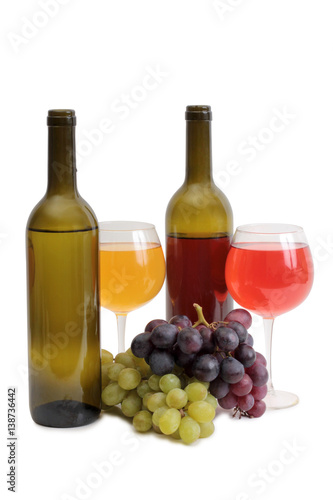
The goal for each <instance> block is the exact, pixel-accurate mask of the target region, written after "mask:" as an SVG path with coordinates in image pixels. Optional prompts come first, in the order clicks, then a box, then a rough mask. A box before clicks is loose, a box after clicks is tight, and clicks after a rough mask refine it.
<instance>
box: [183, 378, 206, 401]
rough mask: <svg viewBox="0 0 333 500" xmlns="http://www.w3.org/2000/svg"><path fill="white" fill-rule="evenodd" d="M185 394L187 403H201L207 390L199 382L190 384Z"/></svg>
mask: <svg viewBox="0 0 333 500" xmlns="http://www.w3.org/2000/svg"><path fill="white" fill-rule="evenodd" d="M185 392H186V394H187V397H188V400H189V401H203V400H204V399H206V397H207V389H206V387H205V386H204V385H203V384H202V383H201V382H191V383H190V384H189V385H187V386H186V387H185Z"/></svg>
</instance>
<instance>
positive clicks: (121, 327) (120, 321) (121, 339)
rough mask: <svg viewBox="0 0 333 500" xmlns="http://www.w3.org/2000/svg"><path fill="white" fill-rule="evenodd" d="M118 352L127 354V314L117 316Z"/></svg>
mask: <svg viewBox="0 0 333 500" xmlns="http://www.w3.org/2000/svg"><path fill="white" fill-rule="evenodd" d="M116 316H117V329H118V352H125V326H126V318H127V314H117V313H116Z"/></svg>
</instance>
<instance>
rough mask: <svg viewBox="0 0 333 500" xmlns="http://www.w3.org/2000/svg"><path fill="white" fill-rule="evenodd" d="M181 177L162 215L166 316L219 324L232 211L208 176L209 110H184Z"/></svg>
mask: <svg viewBox="0 0 333 500" xmlns="http://www.w3.org/2000/svg"><path fill="white" fill-rule="evenodd" d="M185 119H186V176H185V181H184V184H183V185H182V186H181V187H180V189H178V191H177V192H176V193H175V194H174V195H173V197H172V198H171V200H170V202H169V204H168V208H167V212H166V268H167V269H166V271H167V278H166V285H167V287H166V288H167V290H166V315H167V319H170V318H171V317H172V316H174V315H178V314H185V315H187V316H188V317H189V318H190V319H191V320H192V321H195V320H196V319H197V314H196V312H195V309H194V308H193V303H198V304H200V305H201V306H202V307H203V312H204V315H205V317H206V319H207V321H209V322H212V321H220V320H222V319H223V318H224V317H225V316H226V315H227V313H228V312H229V311H230V310H231V308H232V299H231V297H230V295H229V294H228V292H227V287H226V283H225V274H224V270H225V261H226V258H227V254H228V251H229V248H230V237H231V235H232V230H233V218H232V210H231V207H230V204H229V201H228V200H227V198H226V196H225V195H224V194H223V193H222V191H221V190H220V189H219V188H218V187H217V186H216V184H214V181H213V176H212V153H211V120H212V112H211V108H210V106H187V108H186V113H185Z"/></svg>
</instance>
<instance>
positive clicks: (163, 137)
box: [0, 0, 333, 500]
mask: <svg viewBox="0 0 333 500" xmlns="http://www.w3.org/2000/svg"><path fill="white" fill-rule="evenodd" d="M42 3H43V2H42V0H41V1H37V0H24V1H23V0H17V1H15V2H9V1H7V2H5V1H3V2H2V3H1V12H0V18H1V35H2V36H1V62H2V63H1V69H2V71H1V73H2V76H1V108H0V109H1V117H0V126H1V196H0V200H1V221H0V259H1V281H0V283H1V336H2V348H1V359H2V361H1V367H2V370H1V372H2V377H1V392H0V399H1V415H0V427H1V440H0V457H1V471H0V475H1V478H0V483H1V488H2V491H3V492H5V494H6V495H9V493H8V492H7V491H6V488H7V486H6V473H7V471H8V464H7V448H6V444H7V441H6V437H7V436H6V429H7V418H6V417H7V410H6V408H7V407H6V394H7V388H8V386H16V387H17V390H18V448H17V451H18V471H17V472H18V483H17V493H16V496H17V498H20V499H21V498H22V499H26V498H28V497H29V498H30V497H31V498H34V500H42V499H43V500H44V499H45V498H47V499H49V500H58V499H59V500H65V499H71V500H72V499H73V498H77V499H78V498H88V499H102V498H103V499H104V498H121V496H123V497H125V496H126V497H128V498H133V497H134V496H135V497H136V498H143V497H150V498H152V497H156V498H161V499H165V498H170V496H174V495H177V496H178V497H180V496H183V498H185V497H186V496H188V495H190V498H191V499H200V498H203V497H204V496H206V495H207V496H209V498H215V499H227V500H236V499H237V500H248V499H251V500H252V499H257V498H258V499H259V498H265V499H269V500H275V499H281V498H288V499H289V498H292V497H295V496H297V497H302V498H328V496H329V492H330V491H331V464H330V458H329V456H328V457H327V456H325V451H328V453H330V451H329V450H330V449H331V446H332V426H331V419H332V416H331V410H332V396H331V390H332V388H331V384H330V379H331V371H330V370H329V368H330V365H331V353H332V347H333V345H332V322H331V310H332V303H331V297H332V288H331V281H332V265H333V249H332V243H333V225H332V217H331V214H332V203H331V199H332V182H331V181H330V179H331V177H330V176H329V173H330V171H331V169H332V146H331V145H332V138H333V129H332V115H333V106H332V88H333V72H332V49H333V32H332V15H333V8H332V3H331V2H330V1H329V0H326V1H325V0H321V1H317V2H314V1H310V0H294V1H293V2H291V1H290V0H279V1H274V0H271V1H267V0H243V1H242V0H225V1H220V6H219V7H217V6H216V2H214V1H213V0H169V1H168V2H161V1H158V0H126V1H123V2H120V1H115V0H96V1H94V2H91V1H87V0H67V1H66V0H62V1H61V3H60V0H59V1H55V0H54V1H53V2H52V1H50V2H49V8H48V12H49V14H45V12H46V11H45V9H46V10H47V7H44V9H43V8H42V7H41V5H42ZM45 4H47V2H46V1H45ZM51 4H52V5H53V7H52V5H51ZM41 13H42V14H41ZM43 13H44V14H43ZM31 23H33V24H31ZM151 72H155V79H153V78H152V77H148V76H147V75H148V74H150V73H151ZM156 73H157V74H158V75H159V76H156ZM144 85H145V86H146V88H144ZM147 87H149V88H147ZM126 96H127V97H126ZM128 96H130V104H125V105H124V104H122V107H120V106H121V101H124V100H126V99H128ZM187 104H210V105H211V106H212V109H213V117H214V120H213V158H214V176H215V180H216V183H217V184H218V185H219V187H221V189H222V190H223V191H224V192H225V193H226V194H227V196H228V198H229V200H230V202H231V204H232V207H233V211H234V217H235V226H237V225H239V224H244V223H250V222H261V221H264V222H270V221H272V222H286V223H295V224H299V225H302V226H303V227H304V229H305V231H306V233H307V236H308V239H309V242H310V245H311V248H312V253H313V257H314V261H315V269H316V276H315V283H314V286H313V289H312V292H311V294H310V296H309V297H308V299H307V300H306V301H305V302H304V304H302V305H301V306H299V307H298V308H297V309H296V310H294V311H292V312H290V313H288V314H287V315H285V316H282V317H281V318H278V319H277V321H276V325H275V334H274V345H273V374H274V376H273V379H274V381H275V386H276V387H277V388H280V389H287V390H291V391H294V392H296V393H297V394H298V395H299V396H300V400H301V403H300V404H299V405H298V406H297V407H295V408H292V409H288V410H280V411H275V412H274V411H270V412H267V413H266V414H265V415H264V416H263V417H262V418H261V419H258V420H247V419H242V420H241V421H238V420H237V421H235V420H232V419H231V418H230V417H229V415H228V414H226V413H223V414H219V415H218V416H217V417H216V420H215V424H216V431H215V433H214V435H213V436H212V437H210V438H209V439H206V440H200V442H197V443H196V444H195V445H192V446H185V445H182V444H181V443H178V442H176V441H171V440H169V439H168V438H166V437H159V436H158V435H156V434H155V433H151V434H148V435H138V434H137V433H135V432H134V429H133V427H132V425H131V423H130V421H129V420H127V419H123V418H120V417H117V416H106V415H104V416H102V417H101V418H100V420H99V421H98V422H97V423H95V424H93V425H91V426H88V427H85V428H79V429H70V430H61V429H60V430H59V429H58V430H57V429H48V428H43V427H41V426H38V425H36V424H34V422H33V421H32V419H31V417H30V414H29V410H28V395H27V391H28V386H27V377H26V368H27V340H26V291H25V248H24V246H25V235H24V233H25V224H26V220H27V218H28V215H29V213H30V211H31V210H32V208H33V206H34V205H35V204H36V203H37V201H38V200H39V199H40V198H41V197H42V195H43V194H44V192H45V187H46V173H47V167H46V154H47V128H46V114H47V110H48V109H50V108H57V107H61V108H62V107H69V108H73V109H75V110H76V113H77V116H78V124H77V147H78V154H79V153H80V152H81V161H80V164H79V166H78V186H79V190H80V192H81V194H82V196H83V197H84V198H86V199H87V200H88V202H89V203H90V204H91V205H92V207H93V208H94V210H95V212H96V214H97V216H98V219H99V220H105V219H111V220H112V219H113V220H122V219H123V220H126V219H128V220H133V219H134V220H142V221H147V222H152V223H154V224H155V225H156V227H157V230H158V232H159V235H160V238H161V241H162V244H163V245H164V214H165V209H166V205H167V202H168V200H169V199H170V197H171V195H172V194H173V192H174V191H175V190H176V189H177V188H178V187H179V186H180V184H181V183H182V181H183V177H184V146H185V122H184V110H185V106H186V105H187ZM277 112H278V113H280V114H281V113H282V114H284V116H285V122H283V121H279V122H278V123H279V125H280V127H279V128H280V130H279V131H276V130H274V131H273V132H270V131H267V127H270V126H271V125H272V124H276V123H277V122H276V121H274V120H273V121H272V118H273V117H274V116H275V115H276V113H277ZM286 116H287V118H286ZM106 119H108V120H109V122H105V120H106ZM110 121H111V122H112V123H113V126H112V131H111V125H110ZM101 122H102V123H103V124H104V125H105V123H107V124H108V126H109V131H108V132H103V133H102V134H101V133H100V134H95V135H94V133H93V132H92V131H93V130H95V129H97V128H98V127H100V125H101ZM273 128H274V127H273ZM97 135H98V139H96V137H97ZM87 136H90V138H92V137H94V138H95V139H94V140H95V144H92V142H91V141H90V142H88V143H87V142H83V141H87ZM251 137H252V139H251ZM253 138H257V140H258V141H259V142H258V143H257V144H258V146H259V148H260V150H259V149H252V153H249V152H247V153H245V149H244V148H246V147H247V146H246V143H247V142H248V141H251V140H253ZM265 141H266V142H265ZM98 142H99V143H98ZM230 162H233V163H232V165H233V166H234V170H230V168H231V163H230ZM164 293H165V292H164V289H163V290H162V291H161V293H160V294H159V296H158V297H157V298H156V299H155V300H153V301H152V302H151V303H150V304H149V305H147V306H146V307H144V308H142V309H141V310H138V311H135V312H132V313H131V314H130V316H129V318H128V324H127V346H128V345H129V343H130V340H131V338H133V337H134V335H136V334H137V333H139V332H141V330H142V329H143V327H144V325H145V324H146V323H147V322H148V320H150V319H152V318H155V317H163V316H164ZM252 333H253V335H254V337H255V345H256V346H257V349H258V350H262V344H263V339H262V329H261V325H260V322H259V321H255V326H254V327H253V328H252ZM101 335H102V347H104V348H107V349H110V350H111V351H115V350H116V323H115V317H114V316H113V315H112V314H111V313H109V312H108V311H102V333H101ZM288 447H289V448H292V449H293V450H294V451H293V452H290V451H288ZM105 462H107V464H106V463H105ZM103 463H104V469H103V471H104V474H105V476H107V477H102V475H101V474H102V472H101V470H102V469H101V467H102V465H103ZM111 463H113V464H114V465H113V470H111ZM107 465H108V466H109V467H107ZM96 468H97V469H100V472H97V469H96ZM259 478H260V479H259ZM83 484H84V485H86V486H85V487H84V486H82V485H83ZM79 485H80V487H79ZM87 485H88V486H87ZM89 485H90V486H89Z"/></svg>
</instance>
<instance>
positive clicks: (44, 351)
mask: <svg viewBox="0 0 333 500" xmlns="http://www.w3.org/2000/svg"><path fill="white" fill-rule="evenodd" d="M47 125H48V132H49V148H48V186H47V191H46V194H45V196H44V197H43V198H42V199H41V201H40V202H39V203H38V204H37V205H36V207H35V208H34V209H33V211H32V213H31V214H30V217H29V219H28V223H27V285H28V286H27V296H28V348H29V393H30V412H31V416H32V418H33V420H34V421H35V422H36V423H38V424H41V425H46V426H50V427H76V426H81V425H85V424H88V423H90V422H93V421H94V420H96V419H97V418H98V416H99V414H100V409H101V402H100V401H101V400H100V394H101V349H100V334H99V295H98V294H99V273H98V222H97V219H96V216H95V214H94V212H93V210H92V209H91V208H90V206H89V205H88V204H87V202H86V201H85V200H84V199H83V198H82V197H81V196H80V195H79V193H78V191H77V187H76V165H75V125H76V117H75V112H74V111H73V110H69V109H56V110H50V111H49V113H48V118H47Z"/></svg>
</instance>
